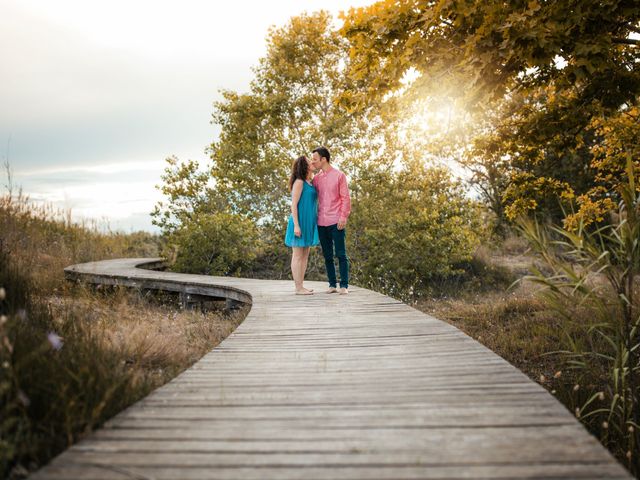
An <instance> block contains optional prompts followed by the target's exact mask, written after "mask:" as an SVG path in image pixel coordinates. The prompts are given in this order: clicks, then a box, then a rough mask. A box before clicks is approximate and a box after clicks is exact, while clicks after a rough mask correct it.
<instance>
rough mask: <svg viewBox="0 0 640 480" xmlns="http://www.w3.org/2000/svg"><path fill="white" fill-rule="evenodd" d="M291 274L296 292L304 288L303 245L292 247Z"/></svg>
mask: <svg viewBox="0 0 640 480" xmlns="http://www.w3.org/2000/svg"><path fill="white" fill-rule="evenodd" d="M291 250H292V252H291V276H292V277H293V283H294V285H295V289H296V292H297V291H299V290H302V282H301V281H300V264H301V263H302V250H304V248H301V247H291Z"/></svg>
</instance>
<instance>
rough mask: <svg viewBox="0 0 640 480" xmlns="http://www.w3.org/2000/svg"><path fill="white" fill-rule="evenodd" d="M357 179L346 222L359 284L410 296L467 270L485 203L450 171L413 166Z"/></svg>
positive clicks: (424, 291)
mask: <svg viewBox="0 0 640 480" xmlns="http://www.w3.org/2000/svg"><path fill="white" fill-rule="evenodd" d="M359 180H360V181H359V182H358V183H357V184H356V185H355V186H354V187H355V188H354V192H353V196H354V201H353V214H352V218H351V219H350V221H349V225H348V227H347V228H348V230H349V232H348V241H349V255H350V257H351V262H352V271H353V279H354V283H355V282H357V283H359V284H361V285H363V286H366V287H370V288H373V289H375V290H378V291H381V292H384V293H387V294H389V295H392V296H394V297H397V298H401V299H405V300H410V299H414V298H415V297H416V296H418V295H420V294H424V293H429V292H431V291H432V290H433V289H434V288H435V287H436V284H438V283H440V282H442V281H444V280H446V279H450V278H452V277H456V276H459V275H461V274H463V273H464V268H463V265H464V264H466V263H468V262H470V261H471V259H472V254H473V251H474V248H475V247H476V245H477V244H478V242H479V240H480V236H479V235H478V233H477V232H478V231H479V230H480V225H479V222H478V218H479V215H478V213H479V207H478V205H477V204H475V203H474V202H473V201H472V200H470V199H468V198H467V197H466V196H465V191H464V189H463V188H462V185H461V184H460V183H458V182H456V181H454V180H453V179H452V178H451V177H450V173H449V172H448V171H447V170H445V169H442V168H429V167H425V166H423V165H413V166H411V167H410V168H406V169H404V170H402V171H400V172H371V173H370V174H369V175H367V176H365V177H363V178H361V179H359Z"/></svg>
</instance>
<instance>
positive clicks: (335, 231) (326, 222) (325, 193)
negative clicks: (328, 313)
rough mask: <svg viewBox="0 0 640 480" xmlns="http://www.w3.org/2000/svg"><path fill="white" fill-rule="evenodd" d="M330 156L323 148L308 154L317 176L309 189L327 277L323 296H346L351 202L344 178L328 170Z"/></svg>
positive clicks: (332, 170) (336, 171)
mask: <svg viewBox="0 0 640 480" xmlns="http://www.w3.org/2000/svg"><path fill="white" fill-rule="evenodd" d="M330 162H331V155H330V154H329V150H327V149H326V148H325V147H318V148H316V149H315V150H314V151H313V153H312V154H311V164H312V166H313V168H314V169H315V170H320V172H319V173H318V174H317V175H316V176H315V177H314V178H313V186H314V187H315V188H316V190H317V191H318V236H319V237H320V245H321V246H322V254H323V255H324V263H325V266H326V268H327V277H329V290H327V293H338V292H339V293H340V294H342V295H345V294H347V293H349V258H348V257H347V248H346V246H345V235H346V230H345V228H346V226H347V220H348V218H349V213H351V198H350V197H349V188H348V186H347V176H346V175H345V174H344V173H342V172H341V171H340V170H338V169H337V168H334V167H332V166H331V163H330ZM334 247H335V256H336V257H338V265H339V267H340V290H338V289H337V288H336V287H337V282H336V267H335V265H334V263H333V256H334Z"/></svg>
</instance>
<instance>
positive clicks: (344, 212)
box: [338, 172, 351, 230]
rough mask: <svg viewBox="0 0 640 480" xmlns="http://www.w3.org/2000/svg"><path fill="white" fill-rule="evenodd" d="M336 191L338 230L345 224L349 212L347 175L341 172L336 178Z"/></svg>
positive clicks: (349, 200)
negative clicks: (338, 202) (338, 215)
mask: <svg viewBox="0 0 640 480" xmlns="http://www.w3.org/2000/svg"><path fill="white" fill-rule="evenodd" d="M338 191H339V193H340V219H339V220H338V230H342V229H343V228H344V227H346V226H347V219H348V218H349V214H350V213H351V196H350V195H349V186H348V185H347V176H346V175H345V174H344V173H342V172H341V174H340V178H338Z"/></svg>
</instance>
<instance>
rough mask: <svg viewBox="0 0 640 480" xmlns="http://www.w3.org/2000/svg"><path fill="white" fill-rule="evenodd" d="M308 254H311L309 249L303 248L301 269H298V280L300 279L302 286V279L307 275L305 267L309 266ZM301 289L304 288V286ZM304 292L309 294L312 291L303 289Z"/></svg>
mask: <svg viewBox="0 0 640 480" xmlns="http://www.w3.org/2000/svg"><path fill="white" fill-rule="evenodd" d="M310 252H311V247H305V248H303V249H302V267H301V269H300V278H301V279H302V282H301V284H304V277H305V274H306V273H307V265H308V264H309V253H310ZM302 288H304V286H303V287H302ZM305 290H308V291H310V292H312V291H313V290H310V289H308V288H305Z"/></svg>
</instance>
